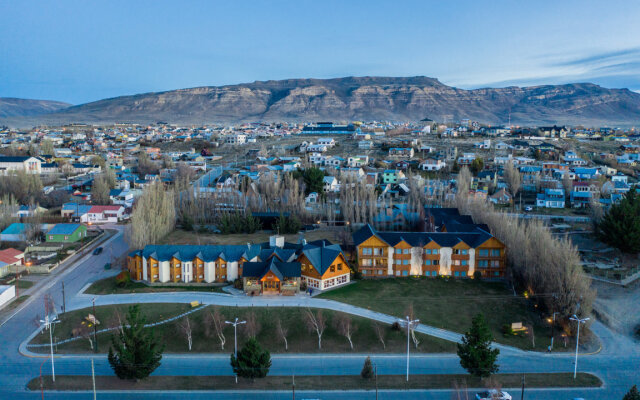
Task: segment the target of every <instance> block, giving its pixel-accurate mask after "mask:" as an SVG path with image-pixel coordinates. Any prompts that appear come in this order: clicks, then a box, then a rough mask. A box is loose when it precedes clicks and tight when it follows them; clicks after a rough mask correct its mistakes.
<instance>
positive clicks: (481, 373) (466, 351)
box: [458, 314, 500, 378]
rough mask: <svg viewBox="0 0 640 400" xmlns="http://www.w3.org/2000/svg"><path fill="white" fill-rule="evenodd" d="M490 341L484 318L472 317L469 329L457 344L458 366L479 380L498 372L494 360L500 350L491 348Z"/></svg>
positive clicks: (479, 315) (490, 337) (491, 338)
mask: <svg viewBox="0 0 640 400" xmlns="http://www.w3.org/2000/svg"><path fill="white" fill-rule="evenodd" d="M492 341H493V337H492V336H491V331H490V330H489V326H488V325H487V322H486V321H485V319H484V316H483V315H482V314H478V315H476V316H475V317H473V321H472V322H471V329H470V330H469V332H467V333H465V334H464V336H463V337H462V343H458V357H460V365H461V366H462V367H463V368H464V369H466V370H467V371H469V373H470V374H471V375H473V376H477V377H481V378H486V377H488V376H490V375H491V374H493V373H495V372H498V364H496V359H497V358H498V354H500V350H499V349H493V348H491V342H492Z"/></svg>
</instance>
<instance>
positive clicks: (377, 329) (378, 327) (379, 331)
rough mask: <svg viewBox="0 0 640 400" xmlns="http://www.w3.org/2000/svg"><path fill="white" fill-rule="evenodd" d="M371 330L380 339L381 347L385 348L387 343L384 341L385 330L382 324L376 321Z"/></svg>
mask: <svg viewBox="0 0 640 400" xmlns="http://www.w3.org/2000/svg"><path fill="white" fill-rule="evenodd" d="M373 330H374V331H375V332H376V337H377V338H378V340H379V341H380V343H382V348H383V349H386V348H387V345H386V344H385V342H384V339H385V331H384V328H383V327H382V325H380V324H379V323H377V322H374V323H373Z"/></svg>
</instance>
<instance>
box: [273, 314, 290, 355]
mask: <svg viewBox="0 0 640 400" xmlns="http://www.w3.org/2000/svg"><path fill="white" fill-rule="evenodd" d="M276 329H277V330H278V334H279V335H280V337H281V338H282V340H284V349H285V350H289V342H288V341H287V335H288V333H289V328H288V327H286V326H284V325H282V321H281V320H280V318H278V319H277V320H276Z"/></svg>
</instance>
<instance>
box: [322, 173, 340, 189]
mask: <svg viewBox="0 0 640 400" xmlns="http://www.w3.org/2000/svg"><path fill="white" fill-rule="evenodd" d="M322 181H323V189H324V191H325V193H327V192H333V193H337V192H339V191H340V183H339V182H338V179H336V177H335V176H325V177H324V179H323V180H322Z"/></svg>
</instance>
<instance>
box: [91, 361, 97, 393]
mask: <svg viewBox="0 0 640 400" xmlns="http://www.w3.org/2000/svg"><path fill="white" fill-rule="evenodd" d="M91 381H92V382H93V400H96V371H95V369H94V368H93V358H92V359H91Z"/></svg>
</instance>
